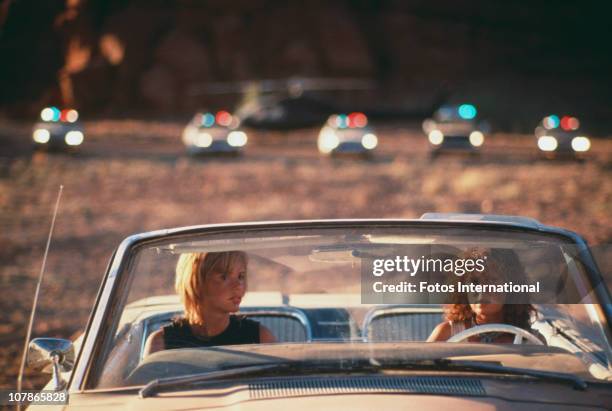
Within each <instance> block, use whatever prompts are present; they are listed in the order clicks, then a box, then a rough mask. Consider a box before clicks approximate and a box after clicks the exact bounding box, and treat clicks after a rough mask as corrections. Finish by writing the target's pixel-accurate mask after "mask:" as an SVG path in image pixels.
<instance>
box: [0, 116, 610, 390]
mask: <svg viewBox="0 0 612 411" xmlns="http://www.w3.org/2000/svg"><path fill="white" fill-rule="evenodd" d="M85 126H86V130H87V140H86V143H85V145H84V146H83V149H82V152H81V153H80V154H79V155H66V154H45V153H36V154H34V155H32V153H31V152H30V147H29V137H28V133H29V130H28V129H27V126H25V125H14V124H12V125H5V126H3V127H2V129H1V130H0V287H1V290H2V297H0V369H1V371H0V387H11V386H14V385H15V379H16V372H17V369H18V363H19V358H20V355H21V349H22V345H23V338H24V336H25V327H24V326H25V323H26V320H27V317H28V315H29V310H30V306H31V302H32V297H33V292H34V288H35V279H36V277H37V274H38V270H39V269H40V264H41V259H42V254H43V247H44V243H45V240H46V235H47V232H48V229H49V224H50V219H51V211H52V207H53V203H54V201H55V196H56V193H57V189H58V186H59V185H60V184H63V185H64V187H65V189H64V197H63V200H62V204H61V207H60V212H59V215H58V220H57V225H56V232H55V236H54V240H53V242H52V245H51V250H50V255H49V260H48V263H47V276H46V278H45V282H44V284H43V289H42V299H41V305H40V307H39V310H38V316H37V321H36V323H35V328H34V335H35V336H39V335H48V336H61V337H70V336H71V335H72V334H74V333H75V332H77V331H78V330H79V329H81V328H83V327H84V325H85V323H86V321H87V318H88V315H89V312H90V309H91V306H92V304H93V299H94V297H95V293H96V291H97V289H98V286H99V284H100V280H101V276H102V274H103V272H104V269H105V266H106V263H107V261H108V259H109V257H110V255H111V253H112V251H113V249H114V248H115V247H116V246H117V245H118V243H119V241H120V240H121V239H123V238H124V237H126V236H127V235H130V234H132V233H135V232H141V231H147V230H154V229H159V228H166V227H172V226H181V225H193V224H205V223H217V222H238V221H252V220H270V219H273V220H279V219H308V218H359V217H363V218H366V217H397V218H417V217H419V216H420V215H421V214H422V213H423V212H427V211H464V212H489V213H505V214H517V215H525V216H530V217H534V218H537V219H539V220H541V221H542V222H544V223H546V224H551V225H557V226H562V227H565V228H569V229H572V230H575V231H578V232H579V233H581V234H583V235H584V236H585V237H586V238H587V239H588V240H589V241H590V242H592V243H610V241H612V179H611V177H612V140H611V139H605V140H597V141H594V143H593V152H594V153H596V155H595V156H594V158H591V159H590V160H589V161H585V162H580V163H579V162H573V161H553V162H551V161H544V160H539V159H538V158H537V156H536V152H535V148H534V140H533V138H532V137H531V136H521V135H503V134H496V135H493V136H492V137H491V138H490V139H488V140H487V147H486V149H485V150H484V152H483V155H482V156H481V157H480V158H474V157H462V156H444V157H442V158H439V159H436V160H435V161H430V159H429V158H428V155H427V144H426V141H425V139H424V137H423V136H422V135H421V134H420V133H419V131H418V128H417V127H415V126H414V125H410V124H407V125H396V126H385V127H380V128H379V129H378V134H379V137H380V141H381V144H380V150H379V152H378V154H377V156H376V158H375V159H374V160H372V161H362V160H356V159H342V160H333V161H332V160H329V159H323V158H320V157H319V156H318V154H317V152H316V149H315V138H316V130H305V131H300V132H296V133H291V134H290V135H287V134H283V133H257V134H255V135H253V136H252V138H251V141H250V143H251V144H250V145H249V147H248V151H247V152H246V154H245V155H244V156H243V157H241V158H235V159H234V158H223V159H215V158H207V159H196V160H194V159H190V158H187V157H186V156H185V155H184V154H183V151H182V147H181V146H180V142H179V137H178V136H179V134H180V130H181V125H180V124H177V123H147V122H142V121H101V122H97V123H86V124H85ZM40 381H41V380H40V379H28V381H27V385H28V386H33V387H34V386H38V385H39V384H40Z"/></svg>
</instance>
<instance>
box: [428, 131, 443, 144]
mask: <svg viewBox="0 0 612 411" xmlns="http://www.w3.org/2000/svg"><path fill="white" fill-rule="evenodd" d="M427 138H428V139H429V142H430V143H431V144H433V145H434V146H439V145H440V144H442V142H443V141H444V134H442V132H441V131H440V130H431V131H430V132H429V135H428V136H427Z"/></svg>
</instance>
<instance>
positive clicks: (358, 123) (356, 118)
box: [348, 113, 368, 128]
mask: <svg viewBox="0 0 612 411" xmlns="http://www.w3.org/2000/svg"><path fill="white" fill-rule="evenodd" d="M348 122H349V127H357V128H362V127H365V126H366V125H367V124H368V118H367V117H366V115H365V114H363V113H351V114H349V116H348Z"/></svg>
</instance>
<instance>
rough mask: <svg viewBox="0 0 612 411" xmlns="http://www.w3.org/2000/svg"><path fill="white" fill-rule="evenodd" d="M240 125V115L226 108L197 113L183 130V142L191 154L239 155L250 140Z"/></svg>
mask: <svg viewBox="0 0 612 411" xmlns="http://www.w3.org/2000/svg"><path fill="white" fill-rule="evenodd" d="M239 125H240V120H239V119H238V117H236V116H233V115H232V114H230V113H229V112H228V111H225V110H221V111H217V112H216V113H212V112H208V111H207V112H200V113H197V114H196V115H195V116H194V117H193V119H192V120H191V121H190V122H189V123H188V124H187V126H185V129H184V130H183V135H182V140H183V144H185V147H186V150H187V153H188V154H190V155H200V154H215V153H217V154H219V153H225V154H234V155H238V154H240V153H242V150H243V149H244V147H245V146H246V144H247V141H248V137H247V134H246V133H245V132H244V131H242V130H240V129H239Z"/></svg>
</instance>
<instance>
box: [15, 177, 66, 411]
mask: <svg viewBox="0 0 612 411" xmlns="http://www.w3.org/2000/svg"><path fill="white" fill-rule="evenodd" d="M62 191H64V186H63V185H60V187H59V191H58V193H57V200H56V201H55V209H54V210H53V219H52V220H51V229H50V230H49V236H48V237H47V245H46V246H45V254H44V256H43V260H42V266H41V267H40V273H39V274H38V283H37V284H36V293H35V294H34V302H33V303H32V311H31V312H30V321H29V323H28V331H27V333H26V339H25V344H24V345H23V356H22V357H21V367H20V368H19V376H18V377H17V392H19V393H20V392H21V386H22V382H23V371H24V369H25V363H26V358H27V356H28V345H29V343H30V337H31V336H32V326H33V325H34V314H35V313H36V305H37V304H38V295H39V293H40V285H41V283H42V279H43V275H44V273H45V265H46V264H47V255H48V254H49V246H50V245H51V237H52V235H53V228H54V227H55V218H56V217H57V210H58V208H59V203H60V199H61V198H62ZM19 405H21V403H19ZM18 408H21V407H20V406H19V407H18Z"/></svg>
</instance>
